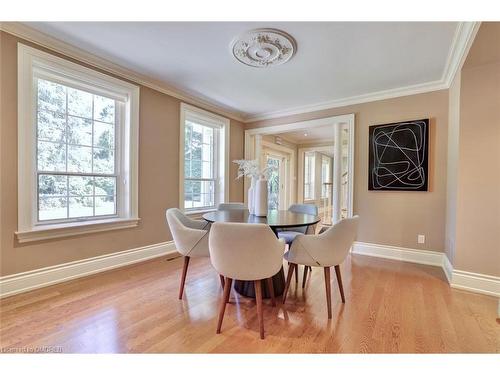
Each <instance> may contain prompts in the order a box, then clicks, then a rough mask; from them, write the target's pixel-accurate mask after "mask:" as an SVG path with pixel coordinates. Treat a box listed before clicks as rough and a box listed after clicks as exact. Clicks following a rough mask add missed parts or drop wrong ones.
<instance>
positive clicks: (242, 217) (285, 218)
mask: <svg viewBox="0 0 500 375" xmlns="http://www.w3.org/2000/svg"><path fill="white" fill-rule="evenodd" d="M203 219H205V220H206V221H208V222H209V223H215V222H222V223H248V224H258V223H263V224H267V225H268V226H269V227H270V228H271V230H272V231H273V232H274V234H275V235H276V236H278V232H279V231H280V230H286V229H287V228H297V227H308V226H310V225H315V224H317V223H319V222H320V220H321V219H320V218H319V216H315V215H307V214H301V213H295V212H291V211H288V210H269V211H268V213H267V216H264V217H262V216H255V215H250V212H249V211H248V210H225V211H212V212H208V213H206V214H204V215H203ZM272 280H273V287H274V295H275V296H279V295H282V294H283V291H284V289H285V272H284V271H283V267H281V269H280V270H279V272H278V273H277V274H276V275H274V276H273V278H272ZM234 289H235V290H236V291H237V292H238V293H239V294H241V295H243V296H245V297H252V298H253V297H255V290H254V283H253V281H245V280H234ZM262 295H263V297H264V298H270V296H271V294H270V292H269V290H268V289H267V283H265V282H264V280H263V281H262Z"/></svg>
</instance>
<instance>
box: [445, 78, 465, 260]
mask: <svg viewBox="0 0 500 375" xmlns="http://www.w3.org/2000/svg"><path fill="white" fill-rule="evenodd" d="M460 77H461V76H460V72H458V73H457V75H456V76H455V79H454V80H453V82H452V84H451V86H450V90H449V100H448V117H449V120H448V157H447V159H448V167H447V179H446V242H445V250H446V256H447V257H448V259H449V260H450V262H451V264H452V265H453V263H454V259H455V246H456V213H457V190H458V185H457V184H458V154H459V144H458V141H459V134H460V132H459V126H460Z"/></svg>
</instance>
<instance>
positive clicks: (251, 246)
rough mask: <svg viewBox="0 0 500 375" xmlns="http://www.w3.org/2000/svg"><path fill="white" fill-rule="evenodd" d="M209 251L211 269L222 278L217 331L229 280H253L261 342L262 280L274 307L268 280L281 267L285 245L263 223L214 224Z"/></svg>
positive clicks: (272, 292)
mask: <svg viewBox="0 0 500 375" xmlns="http://www.w3.org/2000/svg"><path fill="white" fill-rule="evenodd" d="M209 249H210V261H211V262H212V265H213V267H214V268H215V269H216V270H217V272H218V273H219V274H221V275H223V276H224V277H225V283H224V296H223V299H222V302H221V306H220V310H219V320H218V323H217V331H216V332H217V333H220V332H221V327H222V320H223V318H224V312H225V310H226V304H227V303H228V301H229V294H230V292H231V284H232V281H233V280H243V281H253V282H254V287H255V299H256V304H257V315H258V318H259V328H260V338H261V339H263V338H264V319H263V313H262V284H261V283H262V281H264V280H265V281H266V282H267V287H268V289H269V292H270V295H271V302H272V304H273V306H275V301H274V290H273V283H272V279H271V277H272V276H274V275H275V274H277V273H278V272H279V270H280V269H281V267H282V264H283V252H284V250H285V243H284V242H283V241H282V240H279V239H277V238H276V236H275V234H274V233H273V231H272V230H271V229H270V228H269V227H268V226H267V225H266V224H246V223H214V224H212V229H211V231H210V239H209Z"/></svg>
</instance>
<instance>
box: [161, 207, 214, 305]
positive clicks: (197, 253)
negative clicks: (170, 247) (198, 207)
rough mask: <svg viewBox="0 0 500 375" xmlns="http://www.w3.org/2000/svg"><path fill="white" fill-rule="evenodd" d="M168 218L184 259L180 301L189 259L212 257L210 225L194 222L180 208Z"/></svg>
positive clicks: (199, 221)
mask: <svg viewBox="0 0 500 375" xmlns="http://www.w3.org/2000/svg"><path fill="white" fill-rule="evenodd" d="M166 216H167V222H168V226H169V228H170V232H171V233H172V237H173V239H174V243H175V247H176V249H177V251H178V252H179V253H181V254H182V256H183V257H184V266H183V268H182V276H181V285H180V288H179V299H182V295H183V293H184V284H185V282H186V275H187V270H188V266H189V259H190V258H192V257H208V256H210V254H209V250H208V231H209V229H210V224H209V223H207V222H206V221H202V220H193V219H191V218H189V217H187V216H186V215H184V214H183V213H182V211H181V210H179V209H178V208H169V209H168V210H167V212H166ZM221 283H222V276H221Z"/></svg>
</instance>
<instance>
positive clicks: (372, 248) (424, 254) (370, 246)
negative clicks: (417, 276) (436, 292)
mask: <svg viewBox="0 0 500 375" xmlns="http://www.w3.org/2000/svg"><path fill="white" fill-rule="evenodd" d="M351 251H352V253H354V254H361V255H368V256H373V257H377V258H385V259H395V260H400V261H404V262H411V263H418V264H427V265H430V266H438V267H441V266H442V265H443V253H440V252H437V251H428V250H420V249H409V248H404V247H398V246H389V245H379V244H374V243H367V242H358V241H356V242H354V244H353V246H352V250H351Z"/></svg>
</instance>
